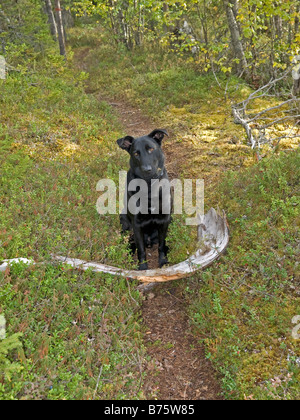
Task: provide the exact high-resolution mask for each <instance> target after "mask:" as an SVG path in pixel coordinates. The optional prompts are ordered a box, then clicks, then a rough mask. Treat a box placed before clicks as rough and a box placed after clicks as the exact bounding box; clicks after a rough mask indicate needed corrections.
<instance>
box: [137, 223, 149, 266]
mask: <svg viewBox="0 0 300 420" xmlns="http://www.w3.org/2000/svg"><path fill="white" fill-rule="evenodd" d="M133 233H134V241H135V244H136V247H137V252H138V259H139V270H141V271H143V270H148V264H147V261H146V250H145V242H144V233H143V230H142V229H141V228H139V227H137V226H134V227H133Z"/></svg>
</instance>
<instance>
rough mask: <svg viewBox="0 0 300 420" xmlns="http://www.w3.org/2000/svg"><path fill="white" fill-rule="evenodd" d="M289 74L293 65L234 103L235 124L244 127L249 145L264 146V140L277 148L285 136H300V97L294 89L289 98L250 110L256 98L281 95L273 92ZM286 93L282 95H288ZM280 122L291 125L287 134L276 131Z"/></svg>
mask: <svg viewBox="0 0 300 420" xmlns="http://www.w3.org/2000/svg"><path fill="white" fill-rule="evenodd" d="M288 77H290V78H291V70H290V69H289V70H288V71H286V72H285V73H284V74H283V75H282V76H280V77H278V78H277V79H272V80H270V81H269V83H267V84H266V85H264V86H262V87H260V88H259V89H257V90H256V91H255V92H252V93H251V94H250V95H249V96H248V98H247V99H245V100H244V101H242V102H240V103H238V104H234V105H233V106H232V114H233V117H234V122H235V124H240V125H241V126H242V127H243V128H244V130H245V131H246V134H247V138H248V142H249V145H250V146H251V148H252V149H255V148H260V146H261V145H263V144H269V145H270V146H271V147H274V148H276V147H278V145H279V142H280V141H281V140H282V139H295V138H298V137H300V120H299V118H300V114H299V103H300V98H297V97H296V96H295V95H294V92H293V89H292V91H291V92H288V93H287V94H286V95H285V96H287V97H286V98H285V100H283V101H282V102H280V103H279V104H277V105H274V106H271V107H269V108H266V109H264V110H262V111H259V112H257V113H253V111H252V112H251V113H250V111H248V107H249V105H250V104H251V105H253V103H254V101H255V100H256V99H262V98H266V97H268V98H272V99H277V97H276V95H275V94H274V93H273V94H272V93H271V92H272V91H274V90H275V89H276V87H277V86H278V83H279V82H282V81H284V80H286V81H288V80H287V78H288ZM283 96H284V95H283ZM283 96H282V97H281V99H284V97H283ZM277 100H278V99H277ZM279 123H281V124H283V123H284V124H286V125H287V126H286V130H287V131H288V133H287V134H284V135H276V131H278V130H277V127H278V124H279ZM291 123H292V125H291ZM271 129H272V130H271ZM267 130H269V131H270V133H268V132H267ZM271 131H272V132H271Z"/></svg>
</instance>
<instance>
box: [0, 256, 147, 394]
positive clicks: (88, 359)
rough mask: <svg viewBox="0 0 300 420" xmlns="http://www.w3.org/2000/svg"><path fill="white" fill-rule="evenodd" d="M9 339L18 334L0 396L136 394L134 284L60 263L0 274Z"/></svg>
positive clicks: (139, 348)
mask: <svg viewBox="0 0 300 420" xmlns="http://www.w3.org/2000/svg"><path fill="white" fill-rule="evenodd" d="M0 285H1V292H0V302H1V309H2V311H4V314H5V318H6V321H7V325H8V329H7V335H8V338H9V337H10V335H11V334H12V332H16V331H17V332H18V333H22V336H21V342H22V347H21V348H20V346H19V349H18V351H17V352H12V351H10V352H9V357H10V358H12V356H13V354H14V353H15V356H14V359H13V360H14V366H12V367H11V368H10V371H9V374H8V372H7V371H4V376H2V375H3V372H1V376H0V399H2V400H3V399H27V400H32V399H39V400H40V399H51V400H61V399H67V400H70V399H72V400H74V399H75V400H82V399H140V398H143V394H142V391H141V384H142V380H143V377H142V375H141V373H140V366H141V360H143V353H144V347H143V341H142V333H141V327H140V322H139V321H138V318H139V316H140V315H139V310H140V304H141V302H140V295H139V293H138V292H137V291H136V290H135V288H134V283H130V284H129V282H128V281H126V280H125V279H115V278H112V277H111V276H105V275H99V274H98V275H96V274H93V273H91V272H80V273H78V272H74V271H73V270H72V269H71V270H70V269H67V268H66V267H63V266H60V265H58V266H53V265H48V264H45V265H40V266H39V267H32V268H30V267H29V268H28V267H27V266H26V265H24V264H15V265H13V266H12V267H11V269H10V270H7V272H6V273H5V274H1V275H0Z"/></svg>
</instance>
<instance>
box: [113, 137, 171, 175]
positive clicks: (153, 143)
mask: <svg viewBox="0 0 300 420" xmlns="http://www.w3.org/2000/svg"><path fill="white" fill-rule="evenodd" d="M167 135H168V133H167V132H166V130H160V129H158V130H154V131H152V133H150V134H148V136H143V137H137V138H134V137H131V136H126V137H123V138H122V139H119V140H117V143H118V145H119V147H120V148H121V149H123V150H126V151H127V152H128V153H129V154H130V156H131V159H130V166H131V169H132V171H133V172H134V174H135V175H136V176H138V177H139V178H143V179H147V180H148V179H155V178H159V177H160V176H161V175H162V173H163V170H164V163H165V157H164V154H163V152H162V149H161V144H162V140H163V138H164V136H167Z"/></svg>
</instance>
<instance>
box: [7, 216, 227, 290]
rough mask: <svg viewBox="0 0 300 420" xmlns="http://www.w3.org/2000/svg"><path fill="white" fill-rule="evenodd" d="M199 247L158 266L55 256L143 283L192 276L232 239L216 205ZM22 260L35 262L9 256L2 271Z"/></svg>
mask: <svg viewBox="0 0 300 420" xmlns="http://www.w3.org/2000/svg"><path fill="white" fill-rule="evenodd" d="M198 239H199V249H198V250H197V252H196V253H195V254H194V255H193V256H192V257H190V258H189V259H188V260H186V261H183V262H181V263H179V264H176V265H173V266H172V267H167V268H163V269H158V270H147V271H134V270H123V269H120V268H116V267H111V266H108V265H104V264H99V263H96V262H87V261H83V260H79V259H76V258H67V257H62V256H53V260H56V261H60V262H61V263H64V264H68V265H70V266H72V267H73V268H75V269H79V270H84V271H87V270H91V271H93V272H96V273H107V274H111V275H114V276H122V277H125V278H130V279H136V280H139V281H140V282H142V283H162V282H167V281H172V280H178V279H183V278H185V277H189V276H190V275H192V274H193V273H195V272H197V271H199V270H202V269H204V268H206V267H208V266H210V265H211V264H212V263H213V262H214V261H215V260H216V259H218V258H219V257H220V256H221V255H222V253H223V252H224V251H225V249H226V248H227V246H228V243H229V228H228V225H227V220H226V215H225V213H223V215H221V214H218V213H217V212H216V210H215V209H213V208H212V209H210V211H209V212H208V213H207V214H206V215H204V216H200V218H199V226H198ZM18 261H22V262H24V263H27V264H30V263H33V262H32V261H30V260H25V259H15V260H6V261H4V263H3V264H2V265H0V271H5V270H6V268H7V267H8V266H9V265H10V264H11V263H12V262H18Z"/></svg>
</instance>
